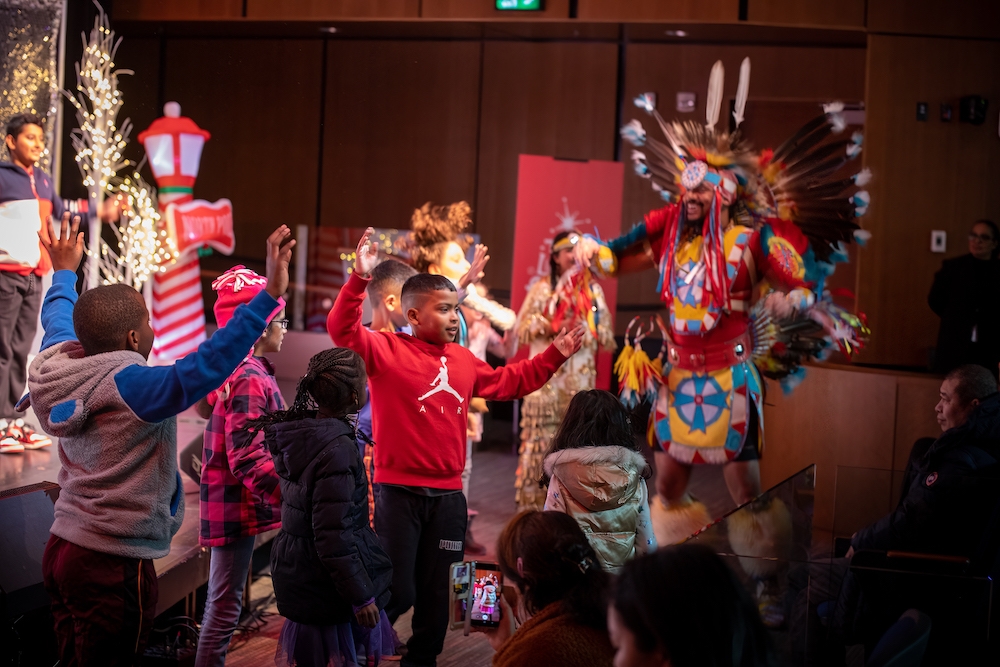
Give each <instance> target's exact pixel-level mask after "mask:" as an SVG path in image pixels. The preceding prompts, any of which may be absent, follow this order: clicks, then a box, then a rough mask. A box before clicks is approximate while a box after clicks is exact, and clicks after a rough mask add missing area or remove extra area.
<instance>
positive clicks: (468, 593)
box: [449, 561, 503, 634]
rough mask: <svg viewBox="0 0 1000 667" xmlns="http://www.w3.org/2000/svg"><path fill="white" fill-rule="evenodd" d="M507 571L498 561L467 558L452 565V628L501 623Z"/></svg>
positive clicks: (486, 626) (491, 625)
mask: <svg viewBox="0 0 1000 667" xmlns="http://www.w3.org/2000/svg"><path fill="white" fill-rule="evenodd" d="M502 591H503V574H502V573H501V572H500V566H499V565H497V564H496V563H484V562H478V561H466V562H462V563H453V564H452V566H451V590H450V591H449V593H450V595H449V597H450V598H451V619H450V620H451V623H450V627H451V629H452V630H458V629H460V628H465V631H466V634H468V632H469V626H470V625H473V626H477V627H485V628H495V627H497V625H499V623H500V595H501V594H502Z"/></svg>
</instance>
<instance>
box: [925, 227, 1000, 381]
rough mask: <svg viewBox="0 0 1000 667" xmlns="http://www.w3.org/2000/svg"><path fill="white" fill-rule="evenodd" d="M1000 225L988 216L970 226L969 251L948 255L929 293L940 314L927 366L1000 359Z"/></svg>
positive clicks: (990, 363)
mask: <svg viewBox="0 0 1000 667" xmlns="http://www.w3.org/2000/svg"><path fill="white" fill-rule="evenodd" d="M998 254H1000V231H998V230H997V226H996V225H995V224H994V223H993V222H991V221H990V220H977V221H976V222H975V224H973V225H972V229H971V230H969V253H968V254H967V255H962V256H961V257H955V258H953V259H946V260H944V262H942V263H941V270H940V271H938V272H937V274H935V276H934V284H933V285H932V286H931V292H930V294H929V295H928V297H927V303H928V304H930V307H931V310H933V311H934V312H935V314H937V315H938V317H940V318H941V327H940V329H939V330H938V340H937V348H936V349H935V351H934V359H933V363H932V364H931V368H932V369H933V370H934V371H935V372H937V373H947V372H948V371H950V370H952V369H954V368H957V367H959V366H961V365H963V364H976V365H979V366H983V367H984V368H988V369H989V370H990V372H992V373H993V374H994V377H995V376H996V372H997V364H998V363H1000V260H998V259H997V256H998Z"/></svg>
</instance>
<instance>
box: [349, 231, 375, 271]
mask: <svg viewBox="0 0 1000 667" xmlns="http://www.w3.org/2000/svg"><path fill="white" fill-rule="evenodd" d="M374 233H375V230H374V229H373V228H372V227H369V228H368V229H366V230H365V233H364V234H362V235H361V240H360V241H358V250H357V252H356V253H355V255H354V272H355V273H357V274H359V275H362V276H367V275H369V274H370V273H371V272H372V269H374V268H375V266H376V265H378V242H375V243H372V242H371V236H372V234H374Z"/></svg>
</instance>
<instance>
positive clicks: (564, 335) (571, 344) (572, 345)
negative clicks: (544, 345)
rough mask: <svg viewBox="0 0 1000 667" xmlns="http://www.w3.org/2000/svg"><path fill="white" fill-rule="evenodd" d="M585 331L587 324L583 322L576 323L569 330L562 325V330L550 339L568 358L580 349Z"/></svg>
mask: <svg viewBox="0 0 1000 667" xmlns="http://www.w3.org/2000/svg"><path fill="white" fill-rule="evenodd" d="M586 332H587V326H586V325H585V324H578V325H576V326H575V327H573V330H572V331H570V332H567V331H566V328H565V327H563V330H562V331H560V332H559V335H558V336H556V339H555V340H554V341H552V344H553V345H555V346H556V349H557V350H559V352H561V353H562V355H563V356H564V357H566V358H567V359H568V358H569V357H572V356H573V355H574V354H576V353H577V352H578V351H579V350H580V346H581V345H583V336H584V334H585V333H586Z"/></svg>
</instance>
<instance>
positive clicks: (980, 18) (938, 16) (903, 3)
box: [751, 0, 1000, 39]
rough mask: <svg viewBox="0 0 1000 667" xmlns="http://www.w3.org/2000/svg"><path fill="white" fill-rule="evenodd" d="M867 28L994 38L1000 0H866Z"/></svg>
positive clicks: (998, 30)
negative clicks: (943, 0)
mask: <svg viewBox="0 0 1000 667" xmlns="http://www.w3.org/2000/svg"><path fill="white" fill-rule="evenodd" d="M751 1H752V0H751ZM868 30H869V31H871V32H884V33H902V34H909V35H942V36H944V35H947V36H952V37H982V38H986V39H996V38H997V37H998V36H1000V2H996V0H952V1H951V2H941V1H940V0H868Z"/></svg>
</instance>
